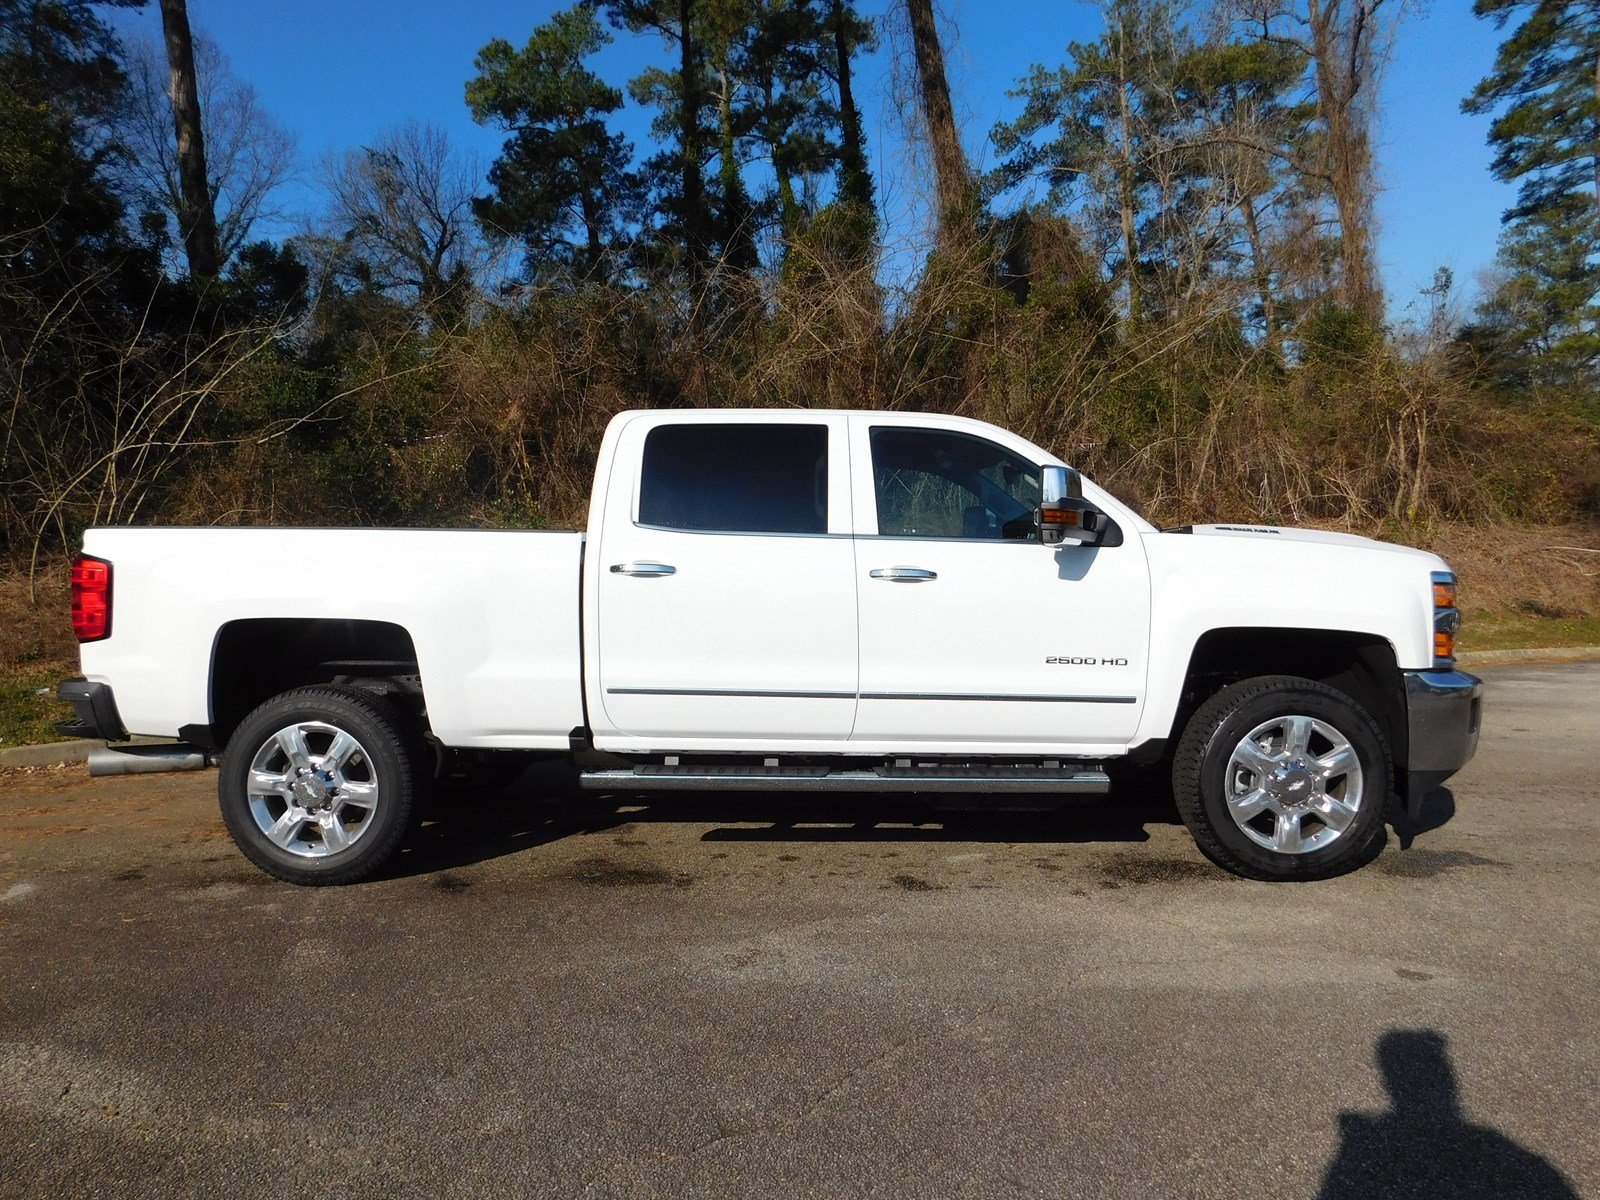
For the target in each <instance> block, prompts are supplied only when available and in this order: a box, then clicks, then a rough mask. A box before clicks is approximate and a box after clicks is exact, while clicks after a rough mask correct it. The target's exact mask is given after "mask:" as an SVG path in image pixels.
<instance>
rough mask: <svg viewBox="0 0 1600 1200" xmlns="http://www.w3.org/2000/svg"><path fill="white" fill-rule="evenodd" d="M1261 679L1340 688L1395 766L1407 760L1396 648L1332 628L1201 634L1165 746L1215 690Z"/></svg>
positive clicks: (1244, 629) (1222, 630)
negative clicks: (1375, 727) (1374, 725)
mask: <svg viewBox="0 0 1600 1200" xmlns="http://www.w3.org/2000/svg"><path fill="white" fill-rule="evenodd" d="M1258 675H1298V676H1301V677H1303V678H1306V679H1314V680H1316V681H1317V682H1319V683H1324V684H1327V685H1328V686H1329V687H1333V688H1337V689H1338V690H1339V691H1341V692H1343V693H1345V695H1347V696H1349V697H1350V698H1351V699H1352V700H1354V701H1356V702H1357V703H1358V704H1360V705H1361V706H1362V707H1363V708H1365V709H1366V710H1367V711H1368V712H1369V713H1371V714H1372V717H1373V719H1374V720H1375V721H1377V722H1378V724H1379V727H1380V728H1381V729H1382V730H1383V733H1384V736H1385V738H1386V739H1387V740H1388V743H1389V747H1390V750H1391V753H1392V754H1393V756H1394V761H1395V762H1397V763H1403V762H1405V761H1406V754H1407V751H1408V745H1407V740H1408V738H1407V734H1408V730H1407V722H1406V699H1405V690H1404V686H1403V681H1402V679H1401V675H1400V668H1399V659H1398V657H1397V655H1396V653H1395V648H1394V644H1393V643H1392V642H1390V641H1389V640H1388V639H1387V638H1384V637H1381V636H1378V635H1376V634H1370V633H1356V632H1350V631H1345V630H1333V629H1294V628H1278V627H1255V626H1235V627H1227V628H1220V629H1212V630H1208V631H1207V632H1206V633H1204V634H1202V635H1201V636H1200V638H1199V639H1198V640H1197V641H1196V642H1195V645H1194V649H1193V650H1192V651H1191V653H1190V655H1189V661H1188V664H1187V665H1186V667H1185V669H1184V677H1183V688H1182V692H1181V695H1180V697H1179V701H1178V707H1177V711H1176V712H1175V713H1174V714H1173V720H1172V725H1171V728H1170V729H1169V730H1168V731H1167V736H1166V742H1165V744H1166V745H1168V746H1174V745H1176V741H1177V738H1178V737H1179V736H1180V735H1181V734H1182V733H1183V730H1184V727H1185V726H1186V725H1187V724H1188V722H1189V719H1190V717H1192V716H1193V715H1194V713H1195V711H1196V710H1197V709H1198V708H1199V707H1200V706H1201V705H1202V704H1204V703H1205V702H1206V701H1207V700H1208V699H1210V698H1211V697H1212V696H1214V695H1216V694H1217V692H1219V691H1221V690H1222V689H1223V688H1225V687H1227V686H1228V685H1229V684H1233V683H1238V682H1240V681H1242V680H1245V679H1251V678H1254V677H1256V676H1258Z"/></svg>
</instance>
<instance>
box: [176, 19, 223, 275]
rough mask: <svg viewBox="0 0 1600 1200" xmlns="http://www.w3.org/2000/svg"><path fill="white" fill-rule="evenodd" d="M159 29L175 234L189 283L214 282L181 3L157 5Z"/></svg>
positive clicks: (213, 246)
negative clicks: (172, 144) (173, 138)
mask: <svg viewBox="0 0 1600 1200" xmlns="http://www.w3.org/2000/svg"><path fill="white" fill-rule="evenodd" d="M161 28H162V31H163V33H164V34H165V36H166V42H167V71H168V77H169V81H170V82H169V94H170V95H171V97H172V125H173V128H174V130H175V131H176V132H177V135H178V186H179V189H180V193H181V195H180V200H181V204H180V211H179V214H178V231H179V233H181V234H182V235H183V249H184V253H185V254H186V255H187V257H188V259H189V276H190V278H191V279H196V280H205V279H214V278H215V277H216V274H217V272H218V271H219V270H220V269H221V267H222V263H221V261H220V258H221V253H220V251H219V250H218V248H217V215H216V209H215V208H214V207H213V205H212V202H211V186H210V183H209V182H208V181H207V178H206V145H205V137H204V135H203V134H202V132H201V129H200V89H199V85H198V83H197V82H196V80H195V73H194V39H193V37H192V36H191V35H190V33H189V10H188V7H187V5H186V3H185V0H161Z"/></svg>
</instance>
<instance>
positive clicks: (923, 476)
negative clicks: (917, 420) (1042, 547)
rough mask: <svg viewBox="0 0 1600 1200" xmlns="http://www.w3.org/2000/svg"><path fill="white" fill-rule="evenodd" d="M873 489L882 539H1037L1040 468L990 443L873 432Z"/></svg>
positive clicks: (939, 433)
mask: <svg viewBox="0 0 1600 1200" xmlns="http://www.w3.org/2000/svg"><path fill="white" fill-rule="evenodd" d="M872 482H873V490H874V491H875V493H876V495H877V501H878V533H879V535H880V536H888V537H930V538H972V539H985V540H987V539H993V540H996V541H1002V540H1011V541H1036V540H1037V539H1038V532H1037V530H1036V529H1035V528H1034V510H1035V509H1037V508H1038V507H1039V466H1038V464H1037V463H1032V462H1029V461H1028V460H1027V459H1025V458H1023V457H1021V456H1020V455H1017V454H1013V453H1012V452H1011V451H1009V450H1006V449H1004V448H1003V447H1001V446H997V445H995V443H993V442H991V441H987V440H985V439H984V438H980V437H973V436H972V435H971V434H965V433H950V432H948V431H946V430H942V429H893V428H874V429H873V431H872Z"/></svg>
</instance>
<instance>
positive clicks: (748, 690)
mask: <svg viewBox="0 0 1600 1200" xmlns="http://www.w3.org/2000/svg"><path fill="white" fill-rule="evenodd" d="M597 515H599V522H598V525H597V529H598V535H599V536H598V544H597V545H595V546H591V547H590V549H589V554H590V555H591V556H592V557H591V562H590V565H589V568H588V572H587V579H588V580H589V583H590V586H591V587H592V588H593V590H594V599H595V606H594V609H593V610H592V611H593V612H594V613H595V614H596V617H597V626H598V627H597V628H596V629H594V630H592V631H589V633H590V636H589V637H588V638H587V645H588V647H589V648H590V652H591V654H592V656H593V658H594V662H593V663H592V664H591V676H590V678H591V686H590V695H589V697H588V700H589V708H590V718H591V723H592V724H593V726H594V729H595V732H596V733H597V734H600V733H604V732H611V733H616V734H623V735H629V736H633V737H642V738H661V739H670V742H671V744H672V745H674V746H684V747H692V746H693V745H694V743H695V741H696V740H706V741H712V742H715V741H723V740H726V739H739V738H750V739H753V740H759V741H761V742H762V743H765V744H773V743H778V742H791V743H792V742H796V741H807V740H822V741H836V740H839V739H843V738H847V737H848V736H849V735H850V729H851V726H852V724H853V722H854V719H855V709H856V676H857V669H856V629H857V615H856V581H855V571H854V557H853V553H852V545H851V537H850V522H851V512H850V470H849V447H848V437H847V423H846V420H845V418H844V417H842V416H837V415H834V416H829V415H811V414H807V413H803V412H796V413H793V414H788V413H785V414H782V415H781V417H779V416H778V415H777V414H774V418H766V417H765V416H764V415H763V416H762V417H757V418H751V417H749V416H748V415H743V416H741V415H739V414H720V413H716V412H695V413H673V414H661V415H656V414H642V415H641V416H639V417H637V418H635V419H634V420H632V421H631V422H629V423H628V425H627V426H626V427H624V429H623V430H622V432H621V434H620V437H619V440H618V442H617V446H616V452H615V455H614V458H613V460H612V468H611V476H610V479H609V480H608V481H607V483H606V494H605V502H604V509H603V513H602V514H597ZM596 678H598V684H599V687H598V689H596V688H595V687H594V685H593V682H592V681H593V680H595V679H596ZM596 690H598V692H599V694H598V695H596V694H595V692H596ZM602 718H603V719H602ZM663 744H666V743H665V742H664V743H663Z"/></svg>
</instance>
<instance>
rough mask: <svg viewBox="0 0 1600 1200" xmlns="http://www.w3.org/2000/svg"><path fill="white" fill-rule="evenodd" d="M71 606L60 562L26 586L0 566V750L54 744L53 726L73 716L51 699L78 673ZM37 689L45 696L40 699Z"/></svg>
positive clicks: (24, 579)
mask: <svg viewBox="0 0 1600 1200" xmlns="http://www.w3.org/2000/svg"><path fill="white" fill-rule="evenodd" d="M70 604H71V586H70V583H69V582H68V578H67V565H66V563H65V562H59V563H52V564H50V565H49V566H48V567H46V569H45V570H43V571H41V572H40V573H39V575H38V576H37V577H36V578H35V579H34V581H33V584H32V585H31V586H30V585H29V582H28V576H27V572H26V570H21V569H11V568H5V567H0V748H4V747H7V746H29V745H37V744H38V743H40V742H53V741H56V740H58V739H59V737H60V735H59V734H58V733H57V732H56V729H55V723H56V722H57V721H63V720H66V719H68V718H69V717H71V716H72V709H71V708H70V707H69V706H68V705H65V704H62V703H61V702H60V701H59V700H57V699H55V697H54V695H53V692H54V690H55V685H56V684H57V683H59V682H60V681H61V680H63V679H65V678H67V677H68V676H70V675H76V674H77V673H78V644H77V642H76V641H74V640H73V637H72V625H71V620H70V618H69V616H68V611H69V606H70ZM41 688H46V689H49V691H48V692H47V693H46V694H44V695H40V694H39V690H40V689H41Z"/></svg>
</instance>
